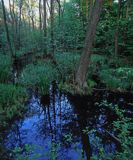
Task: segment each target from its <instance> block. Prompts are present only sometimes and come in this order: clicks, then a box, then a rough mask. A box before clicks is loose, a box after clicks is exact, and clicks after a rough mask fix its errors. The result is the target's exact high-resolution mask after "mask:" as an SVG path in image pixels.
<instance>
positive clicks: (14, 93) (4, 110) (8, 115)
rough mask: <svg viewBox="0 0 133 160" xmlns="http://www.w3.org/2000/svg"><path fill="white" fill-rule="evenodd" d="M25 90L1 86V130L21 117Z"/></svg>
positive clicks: (5, 85)
mask: <svg viewBox="0 0 133 160" xmlns="http://www.w3.org/2000/svg"><path fill="white" fill-rule="evenodd" d="M25 100H26V92H25V89H23V88H21V87H17V86H15V85H7V84H0V129H1V128H2V127H6V126H7V122H8V121H9V120H11V119H12V118H13V117H14V116H16V117H17V116H20V115H21V111H22V109H24V108H23V104H24V101H25Z"/></svg>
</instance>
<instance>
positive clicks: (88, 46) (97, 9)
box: [76, 0, 104, 88]
mask: <svg viewBox="0 0 133 160" xmlns="http://www.w3.org/2000/svg"><path fill="white" fill-rule="evenodd" d="M103 2H104V0H96V1H95V4H94V8H93V10H92V14H91V15H92V16H91V19H90V20H89V24H88V28H87V30H88V31H87V35H86V39H85V46H84V50H83V53H82V55H81V58H80V64H79V67H78V70H77V73H76V83H77V85H78V87H80V88H82V87H84V86H85V82H86V74H87V70H88V65H89V62H90V56H91V53H92V48H93V42H94V38H95V34H96V28H97V24H98V21H99V18H100V13H101V11H102V6H103Z"/></svg>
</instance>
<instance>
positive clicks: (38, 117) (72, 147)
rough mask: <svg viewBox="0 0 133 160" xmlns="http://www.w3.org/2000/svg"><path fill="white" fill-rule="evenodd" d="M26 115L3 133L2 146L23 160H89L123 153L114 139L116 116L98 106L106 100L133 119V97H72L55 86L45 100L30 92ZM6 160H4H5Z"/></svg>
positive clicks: (95, 95) (93, 95) (120, 95)
mask: <svg viewBox="0 0 133 160" xmlns="http://www.w3.org/2000/svg"><path fill="white" fill-rule="evenodd" d="M29 95H30V98H29V100H28V102H27V105H26V106H27V108H28V109H27V112H26V113H25V114H24V116H23V118H22V119H20V120H16V121H15V122H14V123H13V124H12V127H11V128H10V129H8V130H7V131H6V132H4V133H3V135H4V136H3V137H4V138H3V142H2V145H3V146H4V147H5V148H7V149H9V150H14V152H15V154H16V155H17V157H21V158H22V159H23V160H24V158H25V157H28V158H29V159H30V160H52V159H57V160H78V159H79V160H81V159H87V160H89V159H90V157H91V156H92V155H97V156H98V155H100V153H101V150H102V149H103V150H104V152H105V153H106V154H109V153H113V154H114V153H115V152H116V151H119V150H120V149H121V146H120V143H119V141H117V139H115V138H114V137H113V136H111V135H114V136H116V137H117V133H115V132H114V131H113V121H114V120H116V119H117V115H116V114H115V112H114V111H113V110H111V109H109V108H108V107H102V106H98V105H97V102H99V103H100V102H102V101H103V100H107V101H108V102H110V103H113V104H119V106H120V107H121V108H125V107H126V108H127V110H126V114H127V116H128V117H130V116H132V110H131V107H129V105H128V103H133V97H132V96H131V95H127V94H115V93H109V92H106V91H103V92H101V91H100V92H98V91H97V92H95V93H93V94H92V95H91V96H78V95H75V96H72V95H68V94H65V93H62V92H60V91H59V90H58V88H57V86H56V85H51V87H50V90H49V94H48V95H45V96H42V95H39V94H38V93H37V92H33V91H29ZM2 160H4V159H2Z"/></svg>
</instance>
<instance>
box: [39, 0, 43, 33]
mask: <svg viewBox="0 0 133 160" xmlns="http://www.w3.org/2000/svg"><path fill="white" fill-rule="evenodd" d="M41 2H42V0H39V28H40V31H41V29H42V4H41Z"/></svg>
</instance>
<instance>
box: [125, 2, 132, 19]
mask: <svg viewBox="0 0 133 160" xmlns="http://www.w3.org/2000/svg"><path fill="white" fill-rule="evenodd" d="M130 4H131V0H127V7H126V18H127V19H128V17H129V8H130Z"/></svg>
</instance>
